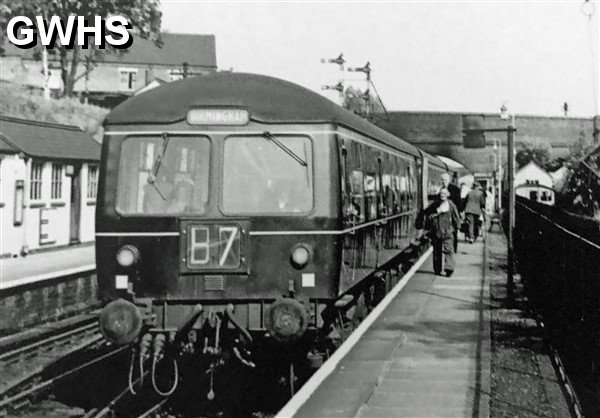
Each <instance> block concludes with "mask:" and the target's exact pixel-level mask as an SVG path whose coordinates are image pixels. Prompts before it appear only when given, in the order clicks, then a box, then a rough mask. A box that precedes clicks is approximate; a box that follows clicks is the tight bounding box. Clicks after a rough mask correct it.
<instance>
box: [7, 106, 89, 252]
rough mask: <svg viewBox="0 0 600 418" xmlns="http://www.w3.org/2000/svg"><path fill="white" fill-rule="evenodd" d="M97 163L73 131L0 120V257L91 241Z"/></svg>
mask: <svg viewBox="0 0 600 418" xmlns="http://www.w3.org/2000/svg"><path fill="white" fill-rule="evenodd" d="M99 160H100V145H99V144H98V143H97V142H96V141H94V140H93V139H92V138H91V137H90V136H89V135H87V134H85V133H84V132H83V131H81V130H80V129H79V128H77V127H74V126H69V125H58V124H51V123H46V122H35V121H31V120H25V119H17V118H12V117H7V116H0V227H1V228H2V229H1V234H0V235H1V237H0V238H1V241H0V256H2V257H11V256H17V255H19V254H22V255H24V254H27V253H28V252H30V251H38V250H44V249H48V248H56V247H64V246H68V245H72V244H78V243H84V242H93V241H94V238H95V237H94V219H95V205H96V190H97V187H98V162H99Z"/></svg>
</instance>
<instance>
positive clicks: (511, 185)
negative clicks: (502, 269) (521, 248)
mask: <svg viewBox="0 0 600 418" xmlns="http://www.w3.org/2000/svg"><path fill="white" fill-rule="evenodd" d="M500 117H501V118H502V119H505V120H508V119H509V114H508V109H507V108H506V106H505V105H504V104H503V105H502V107H501V108H500ZM515 132H516V128H515V115H514V113H512V114H511V115H510V122H509V123H508V126H507V127H506V134H507V139H508V144H507V145H508V155H507V157H508V244H507V247H508V248H507V250H508V260H507V261H508V268H507V270H508V271H507V277H506V298H507V299H508V301H509V302H512V301H513V299H514V287H515V282H514V273H515V271H514V268H515V260H514V258H515V253H514V245H513V244H514V242H513V238H514V228H515V141H514V133H515Z"/></svg>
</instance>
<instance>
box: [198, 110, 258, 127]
mask: <svg viewBox="0 0 600 418" xmlns="http://www.w3.org/2000/svg"><path fill="white" fill-rule="evenodd" d="M249 121H250V115H249V113H248V111H247V110H246V109H234V108H230V109H222V108H221V109H219V108H206V109H191V110H189V111H188V113H187V122H188V123H189V124H190V125H246V124H247V123H248V122H249Z"/></svg>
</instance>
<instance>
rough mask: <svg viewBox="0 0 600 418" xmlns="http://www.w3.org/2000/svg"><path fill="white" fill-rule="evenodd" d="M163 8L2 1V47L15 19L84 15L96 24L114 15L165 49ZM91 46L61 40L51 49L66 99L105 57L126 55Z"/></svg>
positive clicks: (111, 0) (121, 0)
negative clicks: (96, 19) (70, 45)
mask: <svg viewBox="0 0 600 418" xmlns="http://www.w3.org/2000/svg"><path fill="white" fill-rule="evenodd" d="M7 3H8V4H7ZM159 5H160V0H11V1H10V2H2V4H1V5H0V25H1V26H2V35H3V36H2V38H1V39H0V46H1V45H4V42H5V35H4V34H6V32H7V26H8V22H9V21H10V19H11V18H12V17H14V16H27V17H29V18H30V19H32V20H33V21H35V16H44V17H45V18H47V19H49V18H50V17H51V16H59V17H60V18H61V19H62V20H64V21H66V19H67V17H68V16H71V15H75V16H83V17H84V18H85V19H87V21H88V22H94V17H95V16H101V17H102V18H103V19H106V18H108V17H110V16H122V17H124V18H125V19H127V21H129V22H130V23H131V27H132V30H133V31H134V32H136V33H137V34H139V35H140V36H141V37H142V38H144V39H151V40H153V41H154V42H155V43H156V44H157V45H158V46H161V42H162V41H161V38H160V26H161V16H162V13H161V12H160V10H159ZM91 24H93V23H91ZM88 40H89V38H88ZM87 43H88V45H85V46H83V47H81V46H79V45H78V44H77V42H76V43H75V45H74V46H73V48H67V47H66V46H64V45H61V44H60V41H59V40H57V41H56V44H55V46H54V48H52V49H48V54H49V55H50V56H51V57H52V58H54V59H55V60H58V61H59V65H60V71H61V79H62V82H63V90H62V96H67V97H72V96H73V87H74V86H75V83H76V82H77V81H78V80H80V79H81V78H83V77H85V76H86V75H87V74H89V72H90V71H92V70H93V68H94V65H95V63H96V62H98V61H101V60H102V59H103V58H104V56H105V54H107V53H111V54H121V53H126V52H124V51H123V50H118V49H115V48H112V47H110V46H106V48H105V49H99V48H98V47H96V46H94V45H93V42H89V41H88V42H87ZM38 44H39V42H38ZM41 48H45V47H43V46H40V47H37V49H36V51H35V53H34V57H35V58H36V59H41V57H42V49H41ZM0 52H1V51H0ZM82 61H84V62H85V63H86V66H85V70H84V71H83V72H78V70H79V64H80V63H81V62H82Z"/></svg>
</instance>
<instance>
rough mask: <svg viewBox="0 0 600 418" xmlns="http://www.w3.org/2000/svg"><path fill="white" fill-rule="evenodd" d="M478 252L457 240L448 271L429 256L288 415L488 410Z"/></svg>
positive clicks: (483, 285)
mask: <svg viewBox="0 0 600 418" xmlns="http://www.w3.org/2000/svg"><path fill="white" fill-rule="evenodd" d="M484 251H485V249H484V244H483V243H482V242H481V241H480V242H478V243H475V244H463V243H461V244H460V245H459V250H458V254H456V256H457V259H456V261H457V267H456V271H455V273H454V275H453V276H452V277H450V278H447V277H442V276H436V275H434V274H433V268H432V261H431V257H430V258H429V260H427V261H426V262H425V263H424V264H423V266H422V267H421V268H420V269H419V271H418V272H417V273H416V274H415V276H414V277H412V278H411V279H410V282H409V283H408V284H407V285H406V287H405V288H404V289H403V290H402V292H401V293H400V294H398V295H397V297H396V298H395V299H394V300H393V302H392V303H391V304H390V305H389V306H387V308H386V309H385V310H384V311H383V312H382V314H381V315H380V316H379V318H378V319H377V320H376V321H375V323H374V324H373V325H372V326H371V328H370V329H369V330H368V331H367V332H366V333H365V334H364V335H363V337H362V338H361V339H360V340H359V342H358V343H357V344H356V345H355V346H354V347H353V348H352V349H351V350H350V351H349V352H348V354H347V355H346V356H345V357H344V358H343V359H342V360H341V362H340V363H339V364H338V367H337V368H336V369H335V371H333V372H332V373H331V374H330V375H329V376H328V377H327V378H326V379H325V380H324V381H323V382H322V383H321V384H320V385H319V386H318V387H317V389H316V390H315V392H314V393H313V395H312V396H311V397H310V398H309V399H308V400H307V401H306V402H305V403H304V404H303V405H302V406H301V407H300V408H299V409H298V410H297V412H296V414H295V415H294V416H296V417H487V416H489V393H490V358H491V346H490V345H491V343H490V315H489V283H488V281H487V280H486V277H485V274H484V271H485V269H484V265H485V263H484Z"/></svg>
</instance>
